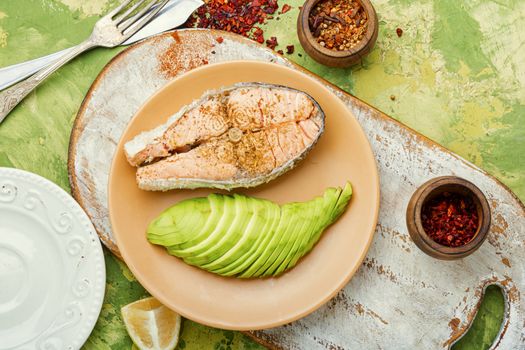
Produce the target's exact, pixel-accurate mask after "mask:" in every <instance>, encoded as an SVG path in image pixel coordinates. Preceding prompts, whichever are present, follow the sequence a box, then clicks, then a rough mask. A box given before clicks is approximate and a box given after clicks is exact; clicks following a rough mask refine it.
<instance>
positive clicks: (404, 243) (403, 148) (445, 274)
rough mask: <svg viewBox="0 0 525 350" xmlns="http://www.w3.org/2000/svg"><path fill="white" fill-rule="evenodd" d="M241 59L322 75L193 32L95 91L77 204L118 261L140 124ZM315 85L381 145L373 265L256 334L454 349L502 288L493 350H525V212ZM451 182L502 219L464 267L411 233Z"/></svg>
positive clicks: (114, 65) (78, 127)
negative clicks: (176, 86) (208, 74)
mask: <svg viewBox="0 0 525 350" xmlns="http://www.w3.org/2000/svg"><path fill="white" fill-rule="evenodd" d="M219 36H221V37H223V38H224V42H223V43H221V44H219V43H218V42H217V41H216V38H217V37H219ZM240 59H243V60H245V59H252V60H259V61H271V62H275V63H276V64H281V65H285V66H288V67H290V68H293V69H298V70H301V71H303V72H306V73H307V74H311V75H313V74H312V73H310V72H307V71H305V70H304V69H302V68H301V67H299V66H297V65H295V64H293V63H291V62H289V61H287V60H286V59H284V58H283V57H281V56H279V55H278V54H276V53H274V52H273V51H270V50H268V49H266V48H264V47H263V46H260V45H258V44H256V43H253V42H251V41H249V40H247V39H245V38H242V37H240V36H237V35H234V34H229V33H225V32H218V31H209V30H198V29H188V30H182V31H177V32H171V33H167V34H164V35H161V36H158V37H155V38H152V39H149V40H146V41H143V42H141V43H139V44H136V45H134V46H132V47H130V48H129V49H127V50H125V51H123V52H122V53H120V54H119V55H118V56H117V57H115V58H114V59H113V60H112V61H111V62H110V63H109V64H108V65H107V66H106V67H105V68H104V70H103V71H102V72H101V73H100V75H99V77H98V78H97V80H96V81H95V82H94V83H93V85H92V87H91V89H90V91H89V92H88V94H87V96H86V98H85V100H84V102H83V104H82V107H81V108H80V110H79V113H78V115H77V119H76V121H75V125H74V129H73V132H72V135H71V142H70V153H69V174H70V183H71V187H72V192H73V195H74V197H75V198H76V199H77V200H78V202H79V203H80V204H81V206H82V207H83V208H84V209H85V210H86V212H87V213H88V215H89V216H90V217H91V219H92V220H93V223H94V225H95V227H96V229H97V231H98V233H99V235H100V237H101V239H102V241H103V242H104V244H106V246H108V248H110V249H111V250H112V251H113V252H114V253H115V254H117V255H118V254H119V253H118V247H117V246H116V243H115V241H114V240H113V236H112V233H111V227H110V223H109V218H108V209H107V183H108V174H109V169H110V164H111V160H112V157H113V153H114V150H115V147H116V144H117V142H118V140H119V138H120V136H121V134H122V132H123V131H124V128H125V127H126V125H127V124H128V122H129V120H130V119H131V118H132V116H133V115H134V113H135V112H136V111H137V110H138V108H139V107H140V106H141V105H142V104H143V103H144V102H145V101H146V100H147V99H148V98H149V97H150V96H151V95H152V94H153V93H154V92H155V91H156V90H158V89H159V88H160V87H162V86H163V85H164V84H166V83H167V82H168V81H170V80H171V79H173V78H174V77H176V76H178V75H181V74H184V73H185V72H187V71H189V70H191V69H193V68H196V67H198V66H201V65H204V64H211V63H216V62H224V61H231V60H240ZM313 76H314V77H316V78H317V79H319V80H320V81H322V82H323V83H324V84H326V85H327V87H328V88H329V89H331V90H332V91H333V92H334V93H335V94H337V95H338V96H339V97H340V98H341V99H342V100H343V101H344V102H345V103H346V105H347V106H348V108H349V109H350V110H351V111H352V112H353V114H354V115H355V117H356V118H357V120H358V121H359V122H360V124H361V126H362V127H363V129H364V131H365V133H366V134H367V136H368V138H369V140H370V143H371V146H372V149H373V151H374V153H375V156H376V159H377V162H378V167H379V171H380V177H381V210H380V217H379V223H378V226H377V230H376V234H375V238H374V242H373V244H372V246H371V248H370V250H369V252H368V255H367V258H366V259H365V261H364V263H363V265H362V267H361V268H360V269H359V271H358V273H357V274H356V275H355V276H354V277H353V278H352V280H351V281H350V282H349V284H348V285H347V286H346V287H345V288H344V289H343V290H341V291H340V293H339V294H337V296H336V297H335V298H334V299H332V300H331V301H329V302H328V303H327V304H325V305H324V306H322V307H321V308H320V309H319V310H317V311H316V312H314V313H312V314H311V315H309V316H307V317H305V318H303V319H301V320H299V321H296V322H293V323H291V324H289V325H286V326H283V327H279V328H274V329H270V330H263V331H255V332H248V334H249V335H250V336H252V337H254V339H256V340H258V341H259V342H261V343H263V344H265V345H266V346H268V347H271V348H276V349H448V348H449V347H450V346H451V345H452V344H453V343H454V342H455V341H457V339H458V338H460V337H461V335H463V334H464V333H465V331H466V330H467V329H468V327H469V326H470V324H471V322H472V320H473V318H474V316H475V314H476V312H477V309H478V307H479V303H480V300H481V298H482V295H483V292H484V289H485V287H486V286H487V285H489V284H498V285H500V286H501V287H502V289H503V291H504V295H505V302H506V311H505V320H504V323H503V325H502V328H501V331H500V333H499V335H498V338H497V340H496V342H495V343H494V345H493V349H525V312H524V308H525V300H524V295H525V294H524V290H525V269H524V261H525V259H524V258H525V249H524V248H525V208H524V206H523V204H522V203H521V202H520V201H519V200H518V199H517V198H516V197H515V196H514V195H513V194H512V193H511V192H510V191H509V190H508V189H507V188H506V187H505V186H503V185H502V184H501V183H500V182H498V181H497V180H496V179H494V178H493V177H491V176H489V175H487V174H486V173H485V172H483V171H482V170H481V169H479V168H477V167H475V166H474V165H472V164H470V163H468V162H467V161H465V160H464V159H462V158H460V157H458V156H456V155H454V154H452V153H451V152H449V151H447V150H446V149H444V148H442V147H440V146H439V145H437V144H435V143H433V142H432V141H430V140H428V139H426V138H425V137H423V136H421V135H419V134H417V133H416V132H414V131H413V130H410V129H408V128H407V127H405V126H403V125H401V124H399V123H398V122H396V121H395V120H393V119H391V118H390V117H388V116H386V115H385V114H383V113H381V112H380V111H378V110H376V109H374V108H372V107H371V106H369V105H367V104H365V103H364V102H362V101H360V100H358V99H357V98H355V97H353V96H351V95H349V94H347V93H345V92H343V91H342V90H340V89H338V88H337V87H335V86H333V85H331V84H330V83H328V82H326V81H324V80H323V79H322V78H320V77H317V76H315V75H313ZM349 137H351V135H349ZM349 152H351V150H349ZM441 175H457V176H461V177H463V178H466V179H468V180H470V181H472V182H473V183H475V184H476V185H477V186H478V187H479V188H480V189H481V190H482V191H483V192H484V193H485V194H486V196H487V198H488V200H489V203H490V206H491V211H492V218H493V223H492V227H491V230H490V233H489V236H488V239H487V241H486V242H485V243H484V244H483V246H482V247H481V248H480V249H479V250H478V251H477V252H475V253H474V254H473V255H471V256H469V257H467V258H465V259H462V260H458V261H439V260H436V259H433V258H431V257H429V256H427V255H425V254H424V253H422V252H421V251H420V250H419V249H418V248H417V247H416V246H415V245H414V243H413V242H412V241H411V239H410V236H409V235H408V232H407V229H406V226H405V211H406V206H407V204H408V200H409V198H410V196H411V195H412V193H413V192H414V191H415V190H416V188H417V187H418V186H420V185H421V184H422V183H424V182H425V181H427V180H428V179H430V178H433V177H436V176H441ZM327 258H329V257H327Z"/></svg>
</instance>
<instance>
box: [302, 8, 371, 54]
mask: <svg viewBox="0 0 525 350" xmlns="http://www.w3.org/2000/svg"><path fill="white" fill-rule="evenodd" d="M308 24H309V26H310V31H311V32H312V34H313V36H314V37H315V38H317V42H318V43H319V45H321V46H323V47H326V48H328V49H332V50H337V51H344V50H349V49H351V48H353V47H355V46H356V45H357V44H358V43H359V42H360V41H361V40H363V37H364V35H365V32H366V29H367V27H368V17H367V14H366V12H365V10H364V9H363V7H362V6H361V4H360V3H359V2H358V1H357V0H321V1H320V2H319V3H317V5H316V6H315V8H314V9H313V10H312V11H311V13H310V15H309V17H308Z"/></svg>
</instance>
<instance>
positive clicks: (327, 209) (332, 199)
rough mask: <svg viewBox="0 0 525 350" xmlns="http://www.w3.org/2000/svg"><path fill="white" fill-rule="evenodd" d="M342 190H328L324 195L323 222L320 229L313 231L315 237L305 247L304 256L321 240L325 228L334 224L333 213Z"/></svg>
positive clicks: (319, 224)
mask: <svg viewBox="0 0 525 350" xmlns="http://www.w3.org/2000/svg"><path fill="white" fill-rule="evenodd" d="M341 192H342V190H341V188H340V187H338V188H332V187H330V188H328V189H327V190H326V191H325V193H324V195H323V202H324V203H323V204H324V206H323V213H324V215H322V220H319V222H318V227H317V228H316V229H315V230H314V231H313V235H312V236H311V237H310V240H309V241H308V243H307V244H306V245H305V246H304V252H302V255H304V254H306V253H307V252H309V251H310V250H311V249H312V248H313V246H314V245H315V243H317V241H318V240H319V238H321V234H322V233H323V232H324V230H325V228H326V227H328V226H329V225H330V224H331V223H332V213H333V210H334V208H335V205H336V204H337V201H338V200H339V197H340V195H341Z"/></svg>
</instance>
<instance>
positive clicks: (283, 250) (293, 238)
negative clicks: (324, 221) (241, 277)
mask: <svg viewBox="0 0 525 350" xmlns="http://www.w3.org/2000/svg"><path fill="white" fill-rule="evenodd" d="M301 204H302V205H300V206H298V209H299V210H298V211H297V213H296V214H295V216H292V217H291V218H290V219H289V220H290V224H289V225H288V228H287V232H285V233H284V235H285V237H286V238H288V240H287V241H286V242H284V243H283V245H282V246H281V247H279V248H278V249H279V250H280V252H279V255H277V257H276V258H275V259H274V261H273V263H272V264H271V265H270V266H269V267H268V268H267V269H266V271H264V272H263V273H262V275H261V276H273V275H274V272H275V270H277V269H278V268H279V266H280V265H281V264H282V263H283V261H284V260H285V259H286V258H287V257H288V256H289V255H290V254H291V251H292V248H293V246H294V245H295V244H296V243H297V242H298V241H299V240H300V238H301V235H302V233H303V230H304V228H305V227H306V226H307V225H308V220H307V219H306V218H304V217H302V215H301V214H302V213H304V212H305V211H307V210H309V209H307V207H308V205H307V203H301ZM305 219H306V220H305Z"/></svg>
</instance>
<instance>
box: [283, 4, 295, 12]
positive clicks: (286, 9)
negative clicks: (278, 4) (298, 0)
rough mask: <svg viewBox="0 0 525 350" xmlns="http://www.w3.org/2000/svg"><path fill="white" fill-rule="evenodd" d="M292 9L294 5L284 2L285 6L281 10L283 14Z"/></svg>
mask: <svg viewBox="0 0 525 350" xmlns="http://www.w3.org/2000/svg"><path fill="white" fill-rule="evenodd" d="M291 9H292V7H291V6H290V5H288V4H284V5H283V8H282V10H281V14H283V13H286V12H288V11H290V10H291Z"/></svg>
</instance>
